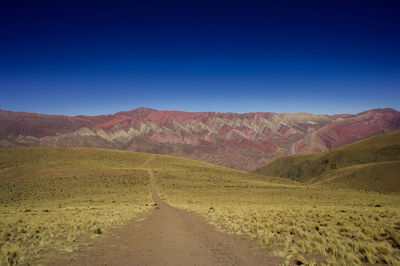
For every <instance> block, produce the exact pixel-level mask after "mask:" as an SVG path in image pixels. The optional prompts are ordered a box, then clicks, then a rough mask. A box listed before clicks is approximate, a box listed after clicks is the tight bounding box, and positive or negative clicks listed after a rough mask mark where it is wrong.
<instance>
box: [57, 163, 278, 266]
mask: <svg viewBox="0 0 400 266" xmlns="http://www.w3.org/2000/svg"><path fill="white" fill-rule="evenodd" d="M148 174H149V177H150V182H151V185H152V193H153V199H154V201H155V203H156V204H157V206H158V208H156V209H155V210H153V211H152V212H151V213H150V215H149V216H147V217H146V219H144V220H143V221H141V222H132V223H130V224H127V225H125V226H123V227H121V228H119V229H115V230H113V231H112V232H110V233H109V234H107V236H106V237H105V238H104V239H102V240H101V241H99V242H98V243H96V244H95V245H94V246H93V247H92V248H91V249H89V250H86V251H81V252H78V253H75V254H72V255H71V258H70V259H68V260H59V261H56V262H55V264H57V265H277V264H280V263H283V260H282V258H277V257H268V256H266V254H265V251H263V250H261V249H259V247H258V244H257V243H256V242H254V241H251V240H249V239H248V238H246V237H239V236H232V235H228V234H224V233H220V232H217V231H216V230H215V229H214V228H213V227H212V226H211V225H209V224H207V222H206V221H205V219H204V218H202V217H200V216H198V215H196V214H194V213H191V212H188V211H184V210H180V209H177V208H174V207H172V206H170V205H168V204H167V203H165V202H164V201H162V200H161V199H160V197H159V196H158V194H157V189H156V186H155V183H154V178H153V173H152V172H151V170H148Z"/></svg>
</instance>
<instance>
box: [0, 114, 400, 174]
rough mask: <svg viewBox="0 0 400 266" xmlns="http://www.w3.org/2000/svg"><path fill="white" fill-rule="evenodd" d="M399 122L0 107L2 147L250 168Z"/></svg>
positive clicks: (390, 117) (396, 118)
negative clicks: (153, 156)
mask: <svg viewBox="0 0 400 266" xmlns="http://www.w3.org/2000/svg"><path fill="white" fill-rule="evenodd" d="M399 128H400V113H399V112H398V111H396V110H393V109H374V110H369V111H366V112H362V113H359V114H356V115H350V114H342V115H332V116H329V115H314V114H306V113H298V114H276V113H245V114H236V113H216V112H198V113H193V112H179V111H157V110H154V109H149V108H139V109H135V110H132V111H127V112H119V113H116V114H112V115H103V116H74V117H71V116H61V115H43V114H34V113H24V112H11V111H0V147H20V146H61V147H89V148H107V149H121V150H132V151H141V152H149V153H157V154H167V155H175V156H180V157H186V158H190V159H195V160H201V161H206V162H210V163H214V164H218V165H222V166H226V167H230V168H234V169H239V170H245V171H251V170H254V169H257V168H259V167H261V166H263V165H265V164H266V163H269V162H271V161H273V160H274V159H276V158H279V157H282V156H285V155H291V154H299V153H312V152H320V151H326V150H330V149H334V148H337V147H340V146H343V145H346V144H349V143H352V142H354V141H358V140H361V139H363V138H366V137H370V136H374V135H377V134H380V133H384V132H388V131H392V130H396V129H399Z"/></svg>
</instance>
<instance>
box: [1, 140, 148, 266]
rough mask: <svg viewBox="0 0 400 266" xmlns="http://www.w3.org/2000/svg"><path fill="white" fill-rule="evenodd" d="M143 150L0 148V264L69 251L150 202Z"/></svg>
mask: <svg viewBox="0 0 400 266" xmlns="http://www.w3.org/2000/svg"><path fill="white" fill-rule="evenodd" d="M147 158H148V155H145V154H134V155H132V156H130V153H127V152H119V151H111V150H96V149H64V148H21V149H0V169H1V170H0V191H1V193H0V237H1V238H0V246H1V250H0V254H1V255H0V261H1V265H7V264H25V263H32V262H35V264H36V263H39V262H41V261H46V260H47V259H48V257H49V256H56V255H57V256H58V255H63V254H64V255H65V254H68V253H70V252H73V251H76V250H78V249H79V248H81V247H82V245H84V244H85V243H90V241H88V240H90V239H92V238H95V237H98V236H101V235H102V234H103V233H105V232H107V230H108V229H109V228H112V227H115V226H117V225H121V224H123V223H124V222H126V221H127V220H130V219H133V218H136V217H138V215H139V214H141V213H143V212H145V211H147V210H149V209H150V208H151V205H152V203H153V201H152V199H151V194H150V185H149V180H148V176H147V173H146V171H145V170H141V169H140V166H141V165H143V164H144V163H145V161H146V159H147Z"/></svg>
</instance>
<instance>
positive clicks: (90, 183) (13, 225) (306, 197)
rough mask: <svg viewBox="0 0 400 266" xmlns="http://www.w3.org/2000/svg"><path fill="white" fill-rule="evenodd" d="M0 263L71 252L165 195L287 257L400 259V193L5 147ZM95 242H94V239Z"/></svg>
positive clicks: (95, 152) (142, 159)
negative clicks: (153, 187)
mask: <svg viewBox="0 0 400 266" xmlns="http://www.w3.org/2000/svg"><path fill="white" fill-rule="evenodd" d="M0 169H1V170H0V191H1V193H0V204H1V205H0V230H1V232H0V235H1V239H0V246H1V257H0V258H1V262H2V264H5V265H7V263H10V262H11V263H15V262H18V263H19V264H24V263H36V262H42V261H44V262H45V261H47V260H48V259H50V258H51V257H52V256H67V255H68V254H69V253H70V252H73V251H74V250H77V249H80V248H82V247H84V246H85V245H90V243H92V242H93V241H96V238H97V237H98V236H99V234H98V233H99V231H98V229H100V231H101V232H102V233H105V234H106V233H107V230H108V229H110V228H112V227H115V226H118V225H121V224H123V223H124V222H126V221H128V220H130V219H135V218H138V217H139V216H140V214H145V213H146V211H148V210H149V209H151V208H152V203H153V201H152V199H151V195H150V192H151V189H150V185H149V176H148V173H147V170H146V169H151V170H152V172H153V173H154V178H155V181H156V184H157V188H158V192H159V194H160V196H161V198H162V199H164V200H165V201H166V202H168V203H170V204H171V205H173V206H177V207H179V208H184V209H187V210H191V211H194V212H196V213H199V214H200V215H202V216H204V217H205V218H206V219H207V220H208V221H209V222H210V223H212V224H215V225H216V226H217V228H219V230H224V231H227V232H230V233H234V234H247V235H249V236H250V237H252V238H254V239H256V240H257V241H259V242H260V244H261V245H262V246H264V247H266V248H267V249H266V251H267V252H270V253H272V254H275V255H279V256H282V257H284V258H286V263H299V264H300V263H304V264H309V265H312V264H313V263H315V262H318V263H319V264H327V265H359V264H362V263H372V264H374V263H387V264H391V265H399V264H400V249H399V248H400V195H399V194H397V193H378V192H365V191H356V190H350V189H347V190H344V189H331V188H330V189H323V188H321V187H317V186H308V187H307V186H305V185H301V184H300V183H298V182H294V181H291V180H288V179H284V178H272V177H266V176H261V175H256V174H250V173H245V172H240V171H236V170H231V169H227V168H223V167H219V166H215V165H211V164H208V163H203V162H198V161H193V160H187V159H182V158H177V157H171V156H162V155H150V154H145V153H135V152H128V151H112V150H101V149H83V148H77V149H71V148H17V149H0ZM92 238H94V239H92Z"/></svg>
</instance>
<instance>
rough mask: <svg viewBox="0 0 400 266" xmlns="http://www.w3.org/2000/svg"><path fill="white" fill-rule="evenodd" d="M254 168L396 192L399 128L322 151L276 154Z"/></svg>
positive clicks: (316, 181)
mask: <svg viewBox="0 0 400 266" xmlns="http://www.w3.org/2000/svg"><path fill="white" fill-rule="evenodd" d="M255 172H256V173H258V174H262V175H268V176H279V177H285V178H289V179H292V180H296V181H300V182H303V183H306V184H318V185H323V186H326V187H335V188H355V189H365V190H375V191H392V192H400V130H397V131H393V132H390V133H385V134H381V135H378V136H375V137H371V138H367V139H364V140H361V141H358V142H355V143H353V144H349V145H346V146H343V147H341V148H337V149H334V150H330V151H326V152H320V153H315V154H303V155H292V156H286V157H283V158H279V159H277V160H275V161H273V162H272V163H270V164H268V165H266V166H264V167H261V168H259V169H258V170H256V171H255Z"/></svg>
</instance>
